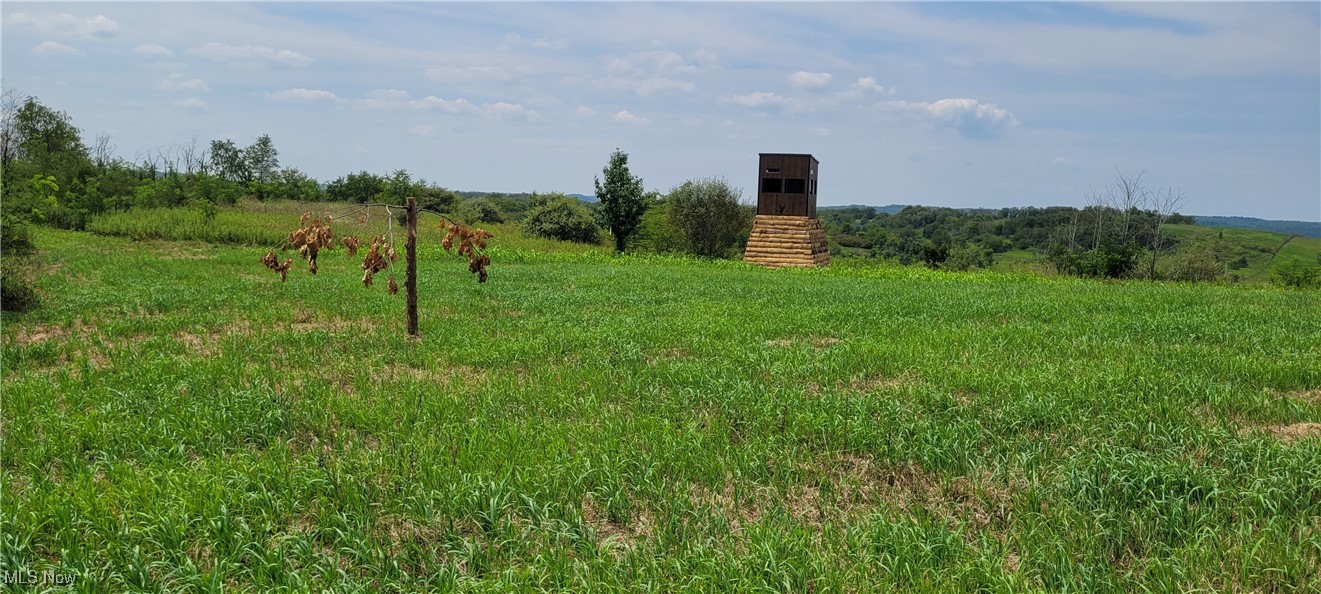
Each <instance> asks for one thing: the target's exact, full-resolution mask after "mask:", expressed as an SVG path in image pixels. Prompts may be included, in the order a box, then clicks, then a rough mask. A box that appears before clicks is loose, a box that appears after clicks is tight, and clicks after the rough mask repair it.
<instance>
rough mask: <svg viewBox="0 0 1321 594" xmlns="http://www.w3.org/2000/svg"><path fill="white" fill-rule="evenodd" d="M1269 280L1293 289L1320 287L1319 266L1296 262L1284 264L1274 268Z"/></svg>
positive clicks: (1320, 269)
mask: <svg viewBox="0 0 1321 594" xmlns="http://www.w3.org/2000/svg"><path fill="white" fill-rule="evenodd" d="M1271 279H1272V280H1273V281H1274V282H1275V283H1277V284H1281V285H1284V286H1286V287H1293V288H1295V289H1310V288H1316V287H1321V266H1316V265H1311V264H1307V263H1305V262H1298V261H1293V262H1286V263H1284V264H1281V265H1279V266H1276V267H1275V268H1274V270H1273V271H1272V275H1271Z"/></svg>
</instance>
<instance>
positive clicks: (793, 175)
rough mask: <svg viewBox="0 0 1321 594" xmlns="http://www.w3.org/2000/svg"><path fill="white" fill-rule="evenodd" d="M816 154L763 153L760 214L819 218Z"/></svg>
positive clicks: (758, 198) (759, 199)
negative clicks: (817, 209) (817, 215)
mask: <svg viewBox="0 0 1321 594" xmlns="http://www.w3.org/2000/svg"><path fill="white" fill-rule="evenodd" d="M817 165H818V162H817V160H816V157H813V156H812V155H787V154H781V153H762V154H761V167H760V169H761V175H760V176H759V180H758V183H757V214H759V215H781V216H789V217H807V218H809V219H815V218H816V169H817Z"/></svg>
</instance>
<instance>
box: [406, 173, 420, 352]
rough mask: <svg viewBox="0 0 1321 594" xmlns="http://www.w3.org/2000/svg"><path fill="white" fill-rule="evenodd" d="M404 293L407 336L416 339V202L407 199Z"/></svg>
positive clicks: (410, 198)
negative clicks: (406, 312)
mask: <svg viewBox="0 0 1321 594" xmlns="http://www.w3.org/2000/svg"><path fill="white" fill-rule="evenodd" d="M404 261H405V262H406V263H407V265H408V267H407V270H406V271H405V272H404V293H405V294H406V295H407V297H408V335H409V336H411V337H413V338H417V337H418V336H419V334H418V330H417V200H415V199H414V198H413V197H412V196H409V197H408V240H407V241H406V242H405V243H404Z"/></svg>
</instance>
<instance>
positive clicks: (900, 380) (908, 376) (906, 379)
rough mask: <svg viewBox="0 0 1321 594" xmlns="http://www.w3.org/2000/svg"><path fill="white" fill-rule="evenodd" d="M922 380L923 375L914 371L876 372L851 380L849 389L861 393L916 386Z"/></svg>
mask: <svg viewBox="0 0 1321 594" xmlns="http://www.w3.org/2000/svg"><path fill="white" fill-rule="evenodd" d="M922 381H923V380H922V377H921V376H919V375H918V374H917V373H915V372H912V371H905V372H903V373H900V374H899V375H884V374H876V375H872V376H866V377H858V378H854V379H853V380H851V381H849V383H848V389H849V390H850V391H853V392H857V393H859V394H866V393H869V392H884V391H888V390H897V389H900V388H903V387H906V386H916V385H918V384H921V383H922Z"/></svg>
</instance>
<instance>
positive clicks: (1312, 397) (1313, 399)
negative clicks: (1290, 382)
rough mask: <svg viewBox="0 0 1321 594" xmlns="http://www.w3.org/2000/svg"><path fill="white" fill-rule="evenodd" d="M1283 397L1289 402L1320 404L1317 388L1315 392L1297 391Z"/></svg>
mask: <svg viewBox="0 0 1321 594" xmlns="http://www.w3.org/2000/svg"><path fill="white" fill-rule="evenodd" d="M1284 397H1285V398H1288V399H1290V400H1299V401H1302V402H1308V403H1311V404H1317V403H1321V388H1317V389H1315V390H1299V391H1297V392H1289V393H1287V394H1285V395H1284Z"/></svg>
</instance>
